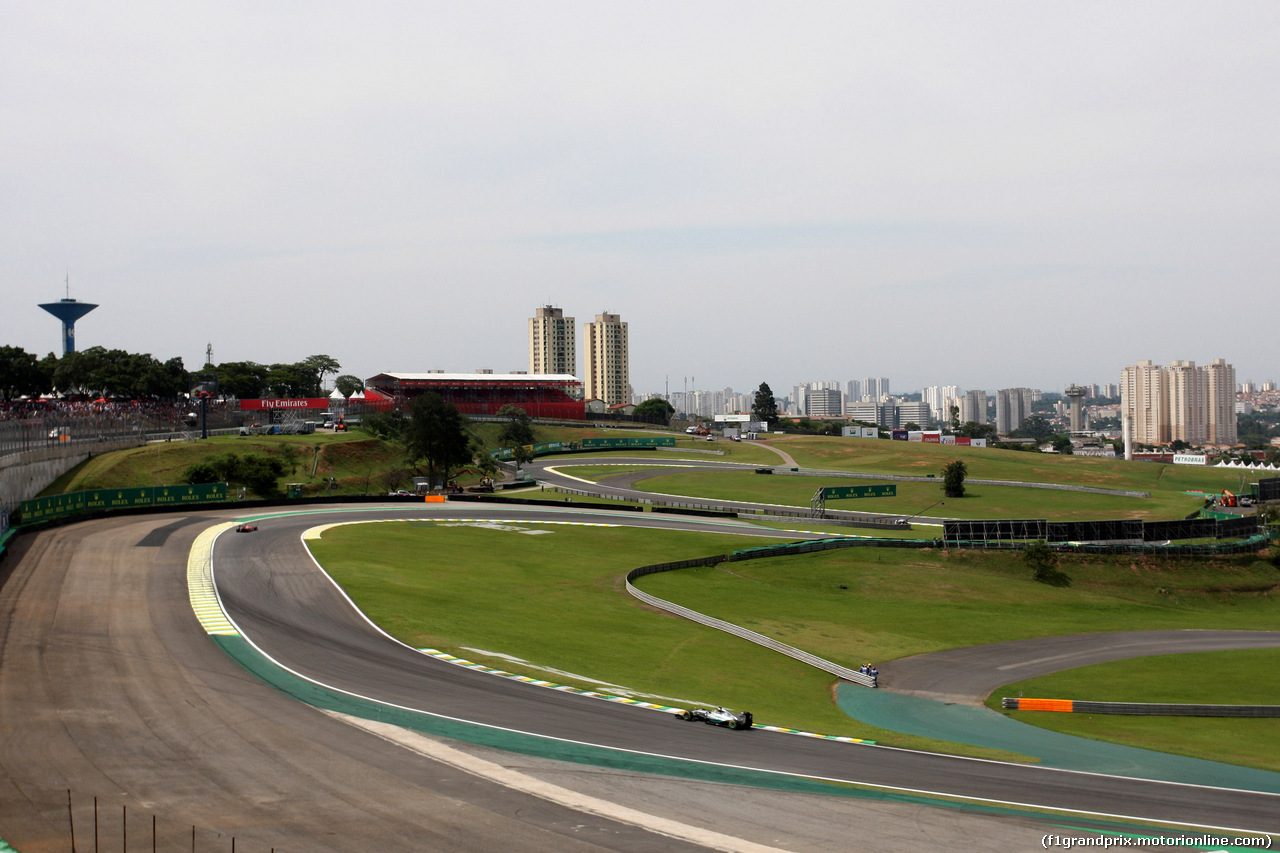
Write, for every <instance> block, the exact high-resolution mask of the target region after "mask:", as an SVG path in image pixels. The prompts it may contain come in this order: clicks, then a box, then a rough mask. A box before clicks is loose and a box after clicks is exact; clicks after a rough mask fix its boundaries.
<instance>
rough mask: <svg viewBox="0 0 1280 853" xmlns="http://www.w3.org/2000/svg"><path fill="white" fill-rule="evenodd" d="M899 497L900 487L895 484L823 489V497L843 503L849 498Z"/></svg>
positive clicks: (827, 487)
mask: <svg viewBox="0 0 1280 853" xmlns="http://www.w3.org/2000/svg"><path fill="white" fill-rule="evenodd" d="M897 496H898V487H897V485H896V484H894V483H880V484H877V485H874V486H826V487H824V488H823V489H822V497H823V499H824V500H829V501H842V500H847V499H849V498H893V497H897Z"/></svg>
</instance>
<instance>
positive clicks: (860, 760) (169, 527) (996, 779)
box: [0, 505, 1280, 853]
mask: <svg viewBox="0 0 1280 853" xmlns="http://www.w3.org/2000/svg"><path fill="white" fill-rule="evenodd" d="M424 512H437V513H438V512H445V513H448V514H449V515H451V516H460V517H465V516H471V517H487V518H504V519H512V520H514V519H521V518H523V519H532V518H538V517H543V518H546V517H555V518H560V519H563V518H565V517H566V515H565V511H563V510H543V509H538V510H531V509H520V510H515V509H512V510H500V509H495V507H494V506H493V505H488V506H476V505H445V506H443V507H441V508H439V509H436V510H432V509H430V508H427V509H424V507H423V506H422V505H414V506H412V507H411V508H405V507H388V508H386V509H383V510H380V515H381V517H392V516H398V517H420V516H422V515H423V514H424ZM225 517H227V516H226V514H225V513H217V512H210V513H193V514H189V515H175V516H146V517H127V518H120V519H111V520H102V521H92V522H86V523H83V524H79V525H72V526H68V527H65V528H62V529H58V530H55V531H49V532H46V533H42V534H39V535H37V536H34V537H26V538H24V539H23V540H21V541H20V545H19V547H18V552H17V553H15V555H14V557H13V558H12V559H11V560H9V562H8V565H7V566H6V567H5V571H6V573H8V574H9V577H8V578H7V581H6V583H5V584H4V586H3V588H0V643H2V645H0V651H2V653H3V657H2V658H0V726H2V727H3V732H4V740H3V743H2V745H0V837H3V838H4V839H5V840H7V841H9V842H10V843H12V844H14V845H15V846H16V847H17V849H19V850H21V851H24V853H30V851H35V850H41V849H59V850H61V849H67V848H66V845H65V839H66V831H67V806H66V793H65V792H66V789H68V788H70V789H72V790H73V791H75V792H76V795H77V797H78V798H79V802H78V803H77V813H76V820H77V828H78V829H80V828H82V827H83V826H85V824H86V823H87V818H86V817H85V812H84V808H85V805H84V803H85V799H84V798H85V797H91V796H95V795H96V796H100V797H102V798H103V800H104V801H106V802H109V803H111V805H112V806H113V808H114V809H115V810H116V811H118V809H119V806H120V805H127V806H129V807H130V809H131V811H130V814H131V815H134V814H139V813H148V810H150V813H157V814H159V815H160V816H161V817H160V820H161V821H162V826H165V827H167V828H166V829H165V830H164V831H165V832H168V833H169V835H168V836H166V837H170V838H173V839H181V838H187V839H188V843H189V835H190V827H191V825H193V824H194V825H198V826H200V827H202V830H201V831H206V830H205V829H203V828H207V831H210V832H212V831H214V830H216V831H217V832H220V833H222V837H223V838H225V837H226V836H228V835H231V834H236V835H238V836H239V838H240V839H253V840H254V841H256V842H259V843H261V844H262V845H264V846H263V847H262V849H266V845H270V846H274V847H275V848H276V849H278V850H291V849H292V850H370V849H380V850H437V849H438V850H446V849H450V850H487V849H497V848H498V847H504V848H505V847H508V846H510V841H511V839H513V838H518V839H519V840H520V843H519V847H520V848H521V849H529V850H574V849H584V850H594V849H608V850H650V849H652V850H659V849H660V850H679V849H743V850H748V849H763V848H752V847H750V846H749V845H752V844H756V845H764V846H767V847H770V848H774V849H794V850H820V849H843V848H842V847H841V846H840V841H841V839H843V840H844V841H846V842H847V840H848V838H849V834H850V833H851V832H856V833H857V835H858V837H859V838H860V839H861V841H862V842H863V843H861V844H860V845H859V846H861V847H862V848H863V849H902V847H903V846H920V844H919V842H920V841H921V839H922V838H924V837H926V836H929V835H930V834H931V833H933V832H935V831H937V832H945V833H947V834H948V836H949V837H953V838H955V839H964V838H967V839H970V840H973V841H975V845H974V847H973V849H978V844H977V843H976V841H977V840H978V839H981V841H982V844H983V846H985V845H987V844H990V843H992V842H1010V841H1016V842H1018V843H1020V844H1022V843H1026V844H1030V843H1031V842H1032V841H1033V840H1038V838H1039V832H1041V831H1043V826H1042V825H1039V824H1037V823H1036V822H1035V821H1034V820H1031V819H1030V818H1018V817H999V818H996V817H988V816H982V815H977V814H970V813H959V812H955V811H952V810H946V809H941V808H937V807H931V806H920V805H913V804H911V803H909V802H908V803H888V802H885V801H883V800H877V801H860V800H855V799H849V798H845V797H821V796H817V795H809V794H797V793H786V792H774V791H765V790H756V789H742V788H733V787H727V786H723V785H716V784H712V783H707V782H697V781H690V780H689V779H687V778H677V779H667V778H661V777H653V776H643V775H637V774H632V773H627V772H625V771H623V770H616V769H615V770H610V771H608V772H607V773H601V772H600V771H592V770H587V769H583V768H575V769H572V770H569V769H566V768H565V766H564V765H561V764H558V763H555V762H543V761H540V760H539V759H537V758H536V757H529V758H526V757H512V756H503V755H501V754H500V753H494V752H492V751H486V750H485V749H483V748H475V747H470V748H469V750H470V752H471V753H473V754H478V755H482V756H487V757H488V758H490V759H496V761H495V763H496V764H503V765H505V766H507V767H509V768H510V767H517V766H518V767H519V769H520V770H521V772H524V773H526V774H528V775H530V776H536V777H539V778H543V779H548V778H553V777H554V778H555V779H556V780H557V781H558V782H559V783H560V784H561V785H563V787H564V788H566V789H587V790H590V791H591V792H593V793H595V794H596V795H597V796H603V797H605V798H606V799H609V800H610V801H613V802H624V801H625V802H628V803H630V804H631V805H632V806H638V807H640V808H639V812H640V813H642V814H647V815H653V816H655V826H657V825H658V824H657V822H656V816H662V817H663V818H664V819H667V820H673V821H675V822H677V823H678V824H679V825H681V826H686V827H693V828H699V829H705V830H707V831H714V832H719V833H721V835H717V836H715V838H714V839H710V840H708V839H706V838H698V837H696V836H694V835H690V834H685V835H680V834H679V833H676V836H674V837H673V835H672V834H671V833H668V832H655V831H651V829H650V828H649V827H646V826H645V822H644V820H639V821H637V820H632V819H628V818H627V817H625V816H616V815H605V814H599V813H594V812H592V811H591V810H590V809H584V808H580V807H579V808H575V807H574V806H573V805H572V804H571V803H567V802H565V801H563V800H557V799H556V798H547V797H540V796H535V795H530V794H526V793H521V792H518V791H515V790H513V789H511V788H509V787H507V786H505V785H502V784H497V783H495V782H492V781H489V780H488V779H486V778H484V777H483V775H481V776H477V775H475V774H474V773H471V772H467V771H464V770H461V769H458V767H456V766H453V765H450V764H449V763H447V762H446V763H441V762H440V761H436V760H432V759H426V758H423V757H422V756H420V755H417V754H415V753H413V752H410V751H408V750H405V749H404V748H402V747H401V746H398V745H395V744H393V743H390V742H388V741H386V740H384V739H382V738H380V737H377V736H375V735H373V734H370V733H368V732H365V731H362V730H358V729H356V728H353V727H352V726H350V725H347V724H346V723H344V722H342V721H340V720H338V719H335V718H334V717H333V716H331V715H326V714H323V713H320V712H318V711H315V710H313V709H310V708H308V707H307V706H305V705H302V704H300V703H298V702H296V701H295V700H293V699H291V698H289V697H287V696H285V695H284V694H282V693H280V692H279V691H277V690H275V689H273V688H271V687H269V686H268V685H266V684H264V683H263V682H261V681H259V680H258V679H256V678H254V677H253V676H251V675H249V674H248V673H247V672H246V671H245V670H244V669H242V668H241V667H239V666H238V665H237V664H236V663H235V662H234V661H232V660H231V659H230V658H229V657H228V656H227V655H226V654H224V653H223V652H222V651H221V650H220V649H219V648H218V647H217V646H216V645H214V644H213V643H212V642H211V641H210V640H209V638H208V637H207V636H206V635H205V634H204V632H203V631H202V630H201V628H200V626H199V624H198V623H197V622H196V620H195V618H194V616H193V615H192V613H191V610H190V606H189V604H188V602H187V598H186V586H185V564H186V554H187V551H188V550H189V549H190V545H191V542H192V541H193V539H194V538H195V536H196V534H197V533H198V532H199V531H200V530H201V529H203V528H205V527H207V526H208V525H209V524H210V523H212V522H214V521H217V520H220V519H222V518H225ZM349 517H355V518H369V517H370V514H369V513H368V512H367V511H362V512H350V511H340V512H336V513H331V514H330V513H326V514H325V516H324V520H325V521H332V520H338V519H342V518H349ZM573 517H574V518H576V519H578V520H593V519H596V518H597V516H596V515H595V514H592V513H573ZM609 520H610V521H615V522H618V521H623V522H627V523H649V524H655V523H656V524H663V525H665V526H687V527H691V528H696V527H698V526H699V523H698V522H691V521H688V520H684V519H678V518H677V519H672V518H662V517H660V516H654V515H645V516H638V515H636V514H634V513H627V514H617V515H613V516H611V517H610V518H609ZM316 523H319V522H318V519H317V516H314V515H312V516H289V517H282V518H277V519H272V520H270V521H269V522H266V523H264V524H263V525H262V530H261V531H260V532H259V533H257V534H252V535H245V536H235V535H224V536H223V537H222V539H221V540H220V542H219V545H218V547H217V550H216V551H215V571H216V575H217V582H218V588H219V590H220V592H221V593H222V595H223V599H224V602H225V604H226V607H227V611H228V613H229V614H230V615H231V617H232V618H233V619H234V620H235V622H236V623H237V625H238V626H239V627H240V629H241V630H242V631H243V632H244V633H245V634H246V635H247V636H249V637H250V638H251V639H252V640H253V642H254V643H256V644H257V645H258V646H259V647H260V648H261V649H262V650H263V651H264V652H266V653H267V654H269V655H270V656H271V657H273V658H275V659H276V660H277V661H279V662H280V663H281V664H282V665H284V666H287V667H289V668H290V669H293V670H295V671H297V672H299V673H301V674H303V675H306V676H307V677H310V678H313V679H316V680H317V681H321V682H324V683H325V684H329V685H331V686H333V687H335V688H338V689H341V690H346V691H350V692H352V693H358V694H361V695H363V696H367V697H371V698H373V699H376V700H378V701H383V702H390V703H394V704H396V705H401V706H404V707H407V708H414V709H419V710H421V711H423V712H427V713H430V714H443V715H448V716H451V717H458V718H462V719H466V720H472V721H475V722H477V723H482V724H485V725H488V726H498V727H504V728H510V729H515V730H519V731H524V732H530V733H535V734H538V735H541V736H549V737H554V738H563V739H567V740H572V741H577V742H585V743H590V744H595V745H597V746H600V747H604V748H608V749H616V750H636V751H641V752H645V753H657V754H660V755H664V756H671V757H678V758H679V759H681V760H683V761H692V762H705V763H714V764H720V765H725V764H727V765H733V766H739V767H747V768H758V769H763V770H768V771H770V772H773V773H780V774H781V773H794V774H802V775H805V776H810V777H821V778H827V779H836V780H846V781H850V782H863V783H870V784H875V785H883V786H890V787H896V788H904V789H909V790H926V791H933V792H947V793H954V794H959V795H965V796H973V797H982V798H988V799H991V800H996V801H1002V802H1003V801H1008V802H1018V803H1030V804H1034V805H1038V806H1052V807H1058V808H1067V809H1073V810H1079V811H1085V812H1098V813H1103V814H1116V813H1121V814H1124V815H1127V816H1131V817H1134V818H1149V819H1154V820H1163V821H1172V822H1177V823H1180V824H1191V825H1203V826H1214V827H1231V828H1238V829H1245V830H1266V831H1273V832H1275V831H1280V819H1278V818H1277V815H1278V814H1280V798H1278V797H1276V796H1274V795H1269V794H1259V793H1253V792H1248V791H1231V790H1221V789H1205V788H1197V787H1191V786H1182V785H1170V784H1166V783H1158V782H1149V781H1143V780H1136V779H1125V778H1118V777H1099V776H1089V775H1084V774H1074V773H1063V772H1059V771H1052V770H1045V769H1039V768H1035V767H1027V766H1016V765H1003V764H996V763H991V762H978V761H971V760H965V759H957V758H950V757H945V756H938V755H927V754H919V753H911V752H904V751H898V750H890V749H882V748H876V747H869V746H864V745H848V744H833V743H831V742H828V741H819V740H811V739H806V738H801V737H797V736H792V735H784V734H774V733H769V732H761V731H753V732H750V733H745V734H740V733H733V732H728V731H725V730H719V729H714V728H710V727H705V726H689V725H682V724H679V723H675V722H674V721H672V720H671V719H670V717H668V716H666V715H664V714H661V713H658V712H654V711H648V710H643V709H638V708H632V707H627V706H621V705H615V704H610V703H605V702H601V701H598V700H591V699H587V698H583V697H579V696H574V695H571V694H564V693H559V692H555V691H551V690H546V689H542V688H537V687H532V686H529V685H524V684H520V683H516V682H512V681H510V680H506V679H501V678H495V677H493V676H487V675H484V674H481V673H476V672H471V671H468V670H464V669H460V668H458V667H455V666H452V665H449V664H445V663H441V662H439V661H436V660H434V659H431V658H428V657H425V656H423V655H421V654H419V653H417V652H414V651H412V650H409V649H406V648H404V647H403V646H401V645H399V644H396V643H394V642H392V641H390V640H388V639H387V638H386V637H384V636H383V635H381V634H380V633H379V632H378V631H376V630H375V629H373V628H372V627H371V626H370V625H368V623H367V622H365V621H364V620H363V619H362V618H361V617H360V616H359V615H358V614H356V613H355V612H354V611H353V610H352V609H351V607H350V606H349V604H348V603H347V602H346V600H345V598H344V597H343V596H341V595H340V594H339V592H338V591H337V590H336V589H335V588H334V587H333V585H332V584H331V583H330V582H329V581H328V580H327V578H325V577H324V576H323V574H322V573H320V572H319V571H318V570H317V569H316V568H315V567H314V566H313V565H312V564H311V562H310V560H309V558H308V557H307V555H306V553H305V550H304V549H303V547H302V545H301V543H300V541H299V538H298V537H299V534H300V533H301V531H302V530H303V529H305V528H307V527H310V526H312V525H314V524H316ZM753 533H755V534H757V535H758V534H759V533H760V531H759V530H758V529H757V530H755V531H753ZM788 538H794V536H792V535H788ZM623 763H625V762H623ZM694 766H705V765H701V764H699V765H694ZM726 791H727V792H730V793H725V792H726ZM819 802H820V805H819V804H818V803H819ZM116 811H113V812H112V814H115V813H116ZM872 814H874V815H875V819H874V820H871V819H870V818H871V815H872ZM815 815H821V816H822V817H820V818H817V817H815ZM113 819H114V820H115V821H116V823H117V824H118V823H119V817H115V818H113ZM136 831H137V833H138V836H139V837H141V829H140V828H139V829H138V830H136ZM184 833H185V834H184ZM134 834H135V833H134V832H133V831H131V833H130V835H131V843H132V837H133V836H134ZM82 838H83V837H82ZM723 838H730V839H739V840H740V841H741V844H740V846H737V847H735V846H732V845H731V844H730V843H729V842H726V841H723ZM55 839H61V841H55ZM717 839H719V840H717ZM911 839H915V842H914V843H913V842H912V840H911ZM937 840H938V839H936V838H935V839H934V843H936V842H937ZM24 842H25V843H24ZM242 843H243V842H242ZM734 843H737V842H734ZM948 846H953V847H954V846H957V845H956V844H954V843H953V844H949V845H948ZM211 849H212V848H211ZM239 849H251V848H249V847H241V848H239ZM958 849H964V847H963V845H959V848H958Z"/></svg>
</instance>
